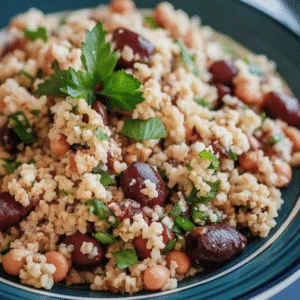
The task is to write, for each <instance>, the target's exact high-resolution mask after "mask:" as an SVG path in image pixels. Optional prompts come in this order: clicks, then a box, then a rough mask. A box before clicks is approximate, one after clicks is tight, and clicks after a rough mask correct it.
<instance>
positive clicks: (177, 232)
mask: <svg viewBox="0 0 300 300" xmlns="http://www.w3.org/2000/svg"><path fill="white" fill-rule="evenodd" d="M172 231H173V233H174V234H175V235H176V237H177V238H178V239H179V238H181V237H182V236H183V233H182V231H181V228H180V226H178V225H177V224H174V226H173V228H172Z"/></svg>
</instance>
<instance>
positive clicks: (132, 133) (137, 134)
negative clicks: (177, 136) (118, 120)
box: [122, 118, 167, 141]
mask: <svg viewBox="0 0 300 300" xmlns="http://www.w3.org/2000/svg"><path fill="white" fill-rule="evenodd" d="M122 134H123V135H125V136H127V137H129V138H132V139H134V140H136V141H144V140H154V139H160V138H165V137H166V136H167V133H166V130H165V127H164V125H163V124H162V122H161V120H160V119H157V118H153V119H148V120H140V119H127V120H126V121H125V123H124V126H123V128H122Z"/></svg>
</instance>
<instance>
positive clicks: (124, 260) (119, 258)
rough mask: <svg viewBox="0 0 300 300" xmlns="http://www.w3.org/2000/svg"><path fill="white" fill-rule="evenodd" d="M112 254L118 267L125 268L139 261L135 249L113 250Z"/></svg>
mask: <svg viewBox="0 0 300 300" xmlns="http://www.w3.org/2000/svg"><path fill="white" fill-rule="evenodd" d="M112 255H113V256H114V258H115V259H116V263H117V267H118V268H120V269H125V268H128V267H130V266H133V265H135V264H137V263H138V258H137V255H136V252H135V250H134V249H126V250H121V251H117V252H113V253H112Z"/></svg>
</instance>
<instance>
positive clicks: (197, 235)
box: [185, 224, 247, 264]
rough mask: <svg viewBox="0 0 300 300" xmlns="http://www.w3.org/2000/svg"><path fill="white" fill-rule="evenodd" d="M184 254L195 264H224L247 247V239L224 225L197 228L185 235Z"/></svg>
mask: <svg viewBox="0 0 300 300" xmlns="http://www.w3.org/2000/svg"><path fill="white" fill-rule="evenodd" d="M185 243H186V244H185V251H186V254H187V255H188V256H189V257H190V258H191V259H192V260H193V261H194V262H196V263H200V264H219V263H224V262H227V261H229V260H231V259H232V258H234V257H235V256H236V255H238V254H239V253H241V252H242V251H243V250H244V249H245V248H246V247H247V239H246V238H245V237H244V236H243V235H242V234H241V233H240V232H239V231H237V230H236V229H234V228H233V227H231V226H228V225H225V224H212V225H209V226H206V227H197V228H194V229H192V230H191V231H190V232H188V233H187V234H186V235H185Z"/></svg>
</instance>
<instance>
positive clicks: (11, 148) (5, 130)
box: [0, 123, 22, 154]
mask: <svg viewBox="0 0 300 300" xmlns="http://www.w3.org/2000/svg"><path fill="white" fill-rule="evenodd" d="M21 142H22V141H21V139H20V138H19V136H18V135H17V134H16V133H15V132H14V131H13V130H12V129H11V128H9V127H8V124H7V123H6V124H5V125H4V126H3V127H2V128H0V146H1V147H3V149H4V150H5V151H6V152H8V153H9V154H16V153H17V152H18V151H19V150H18V148H17V147H18V145H19V144H20V143H21Z"/></svg>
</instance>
